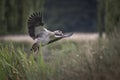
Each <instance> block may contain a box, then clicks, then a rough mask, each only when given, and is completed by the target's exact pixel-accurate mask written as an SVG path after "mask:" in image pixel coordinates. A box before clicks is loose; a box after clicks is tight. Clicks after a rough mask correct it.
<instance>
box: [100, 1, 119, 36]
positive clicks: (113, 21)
mask: <svg viewBox="0 0 120 80" xmlns="http://www.w3.org/2000/svg"><path fill="white" fill-rule="evenodd" d="M119 26H120V0H98V30H99V33H100V36H101V35H102V33H103V32H104V31H103V28H104V29H105V32H106V34H107V35H111V33H113V32H114V31H115V29H119Z"/></svg>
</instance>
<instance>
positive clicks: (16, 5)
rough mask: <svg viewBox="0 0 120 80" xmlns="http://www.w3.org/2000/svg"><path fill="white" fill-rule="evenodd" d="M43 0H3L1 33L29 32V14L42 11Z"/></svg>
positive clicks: (1, 4) (0, 14) (0, 16)
mask: <svg viewBox="0 0 120 80" xmlns="http://www.w3.org/2000/svg"><path fill="white" fill-rule="evenodd" d="M42 5H43V0H1V1H0V11H1V12H0V28H1V29H0V35H3V34H15V33H17V34H19V33H25V32H27V29H26V26H27V24H26V23H27V19H28V16H29V14H31V13H32V12H36V11H41V10H42Z"/></svg>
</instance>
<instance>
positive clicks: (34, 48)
mask: <svg viewBox="0 0 120 80" xmlns="http://www.w3.org/2000/svg"><path fill="white" fill-rule="evenodd" d="M31 51H34V52H38V51H39V44H38V43H34V44H33V45H32V48H31Z"/></svg>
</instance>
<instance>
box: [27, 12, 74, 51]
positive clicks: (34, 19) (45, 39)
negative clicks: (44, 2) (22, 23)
mask: <svg viewBox="0 0 120 80" xmlns="http://www.w3.org/2000/svg"><path fill="white" fill-rule="evenodd" d="M28 33H29V35H30V37H31V38H32V39H33V40H36V41H35V43H34V44H33V45H32V48H31V50H32V51H34V52H38V51H39V46H40V44H41V45H42V46H45V45H48V44H51V43H53V42H56V41H58V40H60V39H62V38H66V37H69V36H71V35H72V34H73V33H68V34H63V32H62V31H60V30H55V31H50V30H48V29H47V28H45V26H44V23H43V21H42V14H41V13H40V12H38V13H37V12H36V13H33V14H32V15H31V16H30V17H29V19H28Z"/></svg>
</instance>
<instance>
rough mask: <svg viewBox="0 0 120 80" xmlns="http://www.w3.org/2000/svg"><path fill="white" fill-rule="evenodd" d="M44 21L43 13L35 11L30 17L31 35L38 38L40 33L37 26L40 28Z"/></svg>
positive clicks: (29, 28) (29, 27) (29, 29)
mask: <svg viewBox="0 0 120 80" xmlns="http://www.w3.org/2000/svg"><path fill="white" fill-rule="evenodd" d="M43 25H44V23H43V22H42V14H41V13H40V12H39V13H37V12H36V13H33V14H32V15H31V16H30V17H29V19H28V32H29V35H30V36H31V37H32V38H33V39H35V38H36V35H37V33H38V31H36V30H38V29H36V28H39V27H40V26H43ZM39 29H40V28H39Z"/></svg>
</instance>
